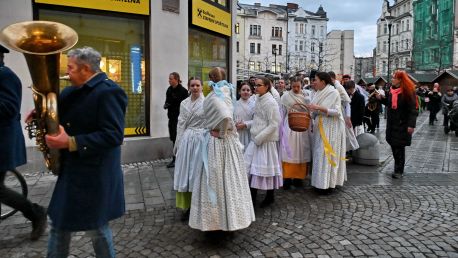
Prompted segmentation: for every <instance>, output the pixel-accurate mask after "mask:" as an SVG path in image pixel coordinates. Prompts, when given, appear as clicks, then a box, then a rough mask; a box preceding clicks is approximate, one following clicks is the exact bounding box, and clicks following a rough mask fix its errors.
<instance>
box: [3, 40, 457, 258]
mask: <svg viewBox="0 0 458 258" xmlns="http://www.w3.org/2000/svg"><path fill="white" fill-rule="evenodd" d="M7 52H8V50H7V49H6V48H3V47H1V46H0V54H1V55H0V117H1V118H2V119H1V122H0V132H1V133H0V143H1V145H2V146H8V148H4V149H2V150H0V154H1V157H2V159H1V162H0V201H1V203H4V204H6V205H8V206H11V207H13V208H15V209H18V210H20V211H21V212H22V213H23V214H24V216H25V217H26V218H28V219H29V220H31V221H32V227H33V230H32V234H31V239H33V240H36V239H38V238H39V237H40V236H41V235H42V234H43V233H44V231H45V229H46V226H47V215H46V214H48V215H49V217H50V219H51V231H50V234H49V240H48V257H66V256H67V255H68V253H69V246H70V241H71V233H72V232H76V231H87V232H88V234H89V235H90V236H91V239H92V243H93V247H94V250H95V253H96V256H97V257H114V256H115V250H114V247H113V240H112V233H111V230H110V227H109V224H108V223H109V221H110V220H113V219H116V218H119V217H121V216H122V215H123V214H124V212H125V201H124V183H123V175H122V170H121V147H120V146H121V144H122V142H123V136H124V135H123V130H124V116H125V112H126V107H127V96H126V94H125V92H124V90H123V89H122V88H121V87H119V86H118V85H117V84H116V83H114V82H113V81H111V80H110V79H108V77H107V75H106V74H105V73H103V72H102V71H101V70H100V68H99V67H100V61H101V55H100V53H99V52H97V51H96V50H94V49H93V48H90V47H84V48H80V49H74V50H71V51H69V52H68V54H67V57H68V65H67V74H68V75H69V79H70V82H71V83H72V86H70V87H67V88H65V89H64V90H63V91H62V93H61V94H60V96H59V118H60V124H61V125H60V127H59V132H58V133H57V134H56V135H46V144H47V146H48V147H49V148H51V149H59V150H60V153H61V164H62V166H61V167H60V169H59V171H58V172H59V173H58V174H59V176H58V179H57V182H56V185H55V188H54V192H53V195H52V198H51V202H50V204H49V207H48V210H47V211H46V209H45V208H44V207H42V206H39V205H38V204H34V203H31V202H30V201H29V200H27V199H26V198H24V197H22V196H20V195H18V194H16V193H14V192H12V191H11V190H9V189H8V188H7V187H6V186H5V185H4V183H3V180H4V177H5V173H6V171H8V170H11V169H14V168H15V167H16V166H19V165H22V164H24V163H25V162H26V158H25V146H24V138H23V136H22V130H21V128H20V123H19V121H20V114H19V110H20V104H21V85H20V81H19V79H18V78H17V76H16V75H15V74H14V73H13V72H12V71H11V70H9V69H8V68H7V67H6V66H4V64H3V54H4V53H7ZM208 79H209V82H208V85H209V86H210V89H211V91H210V93H209V94H208V95H207V96H204V95H203V93H202V89H203V81H202V80H201V78H197V77H191V78H189V80H188V82H187V89H186V88H185V87H183V86H182V85H181V80H180V75H179V74H178V73H176V72H173V73H171V74H170V75H169V84H170V86H169V88H168V89H167V93H166V99H165V103H164V109H167V115H168V118H169V123H168V126H169V134H170V139H171V141H172V142H173V155H174V156H173V160H172V162H171V163H169V164H168V165H167V167H169V168H174V184H173V185H174V190H176V206H177V208H180V209H182V210H183V213H182V220H183V221H188V223H189V226H190V227H192V228H195V229H198V230H201V231H207V232H222V231H236V230H240V229H243V228H247V227H249V226H250V224H251V223H252V222H253V221H255V212H254V210H255V207H257V206H259V207H260V208H265V207H269V206H270V205H272V203H274V202H275V191H277V190H278V189H280V188H283V189H284V190H289V189H291V188H293V187H294V188H300V187H302V185H303V183H304V180H305V179H307V178H308V179H309V180H310V185H311V186H312V187H313V188H314V189H315V190H316V191H317V192H318V193H319V194H329V193H330V192H332V191H333V190H334V189H336V188H337V187H340V186H343V184H344V182H345V181H346V178H347V168H346V161H347V156H348V153H349V152H350V151H352V150H356V149H358V148H359V145H358V141H357V140H356V136H358V135H359V134H361V133H364V132H368V133H374V132H375V130H376V128H378V127H379V124H380V119H379V117H380V114H381V113H382V112H383V113H385V115H386V118H387V127H386V140H387V142H388V144H389V145H390V146H391V149H392V152H393V157H394V160H395V166H394V171H393V173H392V177H393V178H395V179H397V178H401V177H402V176H403V175H404V163H405V148H406V146H410V144H411V139H412V134H413V132H414V130H415V124H416V117H417V114H418V111H421V110H422V109H423V108H425V107H428V109H429V110H430V112H431V115H430V124H431V125H433V124H434V121H435V119H436V114H437V112H439V111H440V108H441V105H442V110H443V114H444V131H445V132H446V133H448V132H449V131H450V130H455V133H457V132H456V127H455V124H454V122H453V121H455V115H456V114H454V113H453V112H452V111H453V110H454V106H458V105H457V103H458V101H457V100H458V96H457V94H456V93H455V92H454V90H453V89H452V88H450V89H447V91H446V92H447V93H446V94H445V95H444V96H441V94H440V88H439V85H435V86H434V87H433V89H432V90H431V91H429V90H428V89H427V88H425V87H420V88H419V89H417V90H415V85H414V83H413V82H412V81H411V80H410V79H409V77H408V75H407V73H406V72H404V71H396V72H395V73H394V75H393V77H392V79H391V86H390V87H387V88H385V89H380V88H379V89H377V88H376V87H375V86H374V85H367V86H364V87H362V86H360V85H357V84H355V82H354V81H352V80H351V77H350V76H348V75H344V76H343V78H342V81H339V80H337V78H336V75H335V73H333V72H329V73H328V72H315V73H313V74H311V76H310V78H303V77H302V76H294V77H292V78H289V81H286V80H279V81H278V84H277V85H274V83H273V81H272V80H271V79H269V78H266V77H253V78H250V79H249V80H248V81H246V82H242V83H241V84H240V86H239V87H236V86H234V85H233V84H231V83H229V82H228V81H227V80H226V72H225V70H224V69H222V68H220V67H215V68H213V69H211V70H210V72H209V74H208ZM309 82H310V83H309ZM238 97H239V98H238ZM237 98H238V100H237ZM423 103H426V105H425V104H423ZM383 107H384V108H383ZM291 114H301V116H300V117H301V119H304V120H303V121H302V120H301V121H300V122H304V121H306V123H305V124H306V125H308V127H307V128H306V130H299V129H297V127H296V126H294V123H297V118H296V120H295V119H293V116H290V115H291ZM33 117H34V112H31V113H30V114H29V115H27V117H26V121H30V120H31V119H33ZM449 123H450V124H449ZM4 157H5V158H4ZM259 191H263V192H265V195H264V196H265V197H264V199H263V200H262V201H261V202H260V204H259V205H258V203H257V197H258V192H259Z"/></svg>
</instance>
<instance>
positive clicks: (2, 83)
mask: <svg viewBox="0 0 458 258" xmlns="http://www.w3.org/2000/svg"><path fill="white" fill-rule="evenodd" d="M5 53H9V50H8V49H6V48H5V47H3V46H2V45H0V202H1V203H2V204H5V205H7V206H10V207H12V208H13V209H16V210H19V211H21V212H22V214H24V217H26V218H27V219H29V220H30V221H32V233H31V234H30V238H31V239H32V240H37V239H38V238H39V237H40V236H41V235H42V234H43V233H44V231H45V230H46V226H47V216H46V210H45V208H43V207H42V206H40V205H38V204H36V203H32V202H30V201H29V200H28V199H27V198H26V197H24V196H22V195H21V194H19V193H17V192H15V191H12V190H10V189H8V188H7V187H6V186H5V182H4V181H5V176H6V171H8V170H12V169H15V168H16V167H18V166H20V165H24V164H25V163H27V157H26V150H25V142H24V135H23V134H22V129H21V114H20V111H21V99H22V85H21V81H20V80H19V78H18V77H17V76H16V74H15V73H14V72H13V71H11V70H10V69H9V68H8V67H6V66H5V65H4V63H3V58H4V54H5Z"/></svg>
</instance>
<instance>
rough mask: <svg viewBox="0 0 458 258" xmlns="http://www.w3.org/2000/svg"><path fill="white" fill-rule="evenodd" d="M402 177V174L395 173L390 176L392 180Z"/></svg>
mask: <svg viewBox="0 0 458 258" xmlns="http://www.w3.org/2000/svg"><path fill="white" fill-rule="evenodd" d="M403 176H404V174H403V173H396V172H394V173H393V174H391V177H392V178H394V179H400V178H402V177H403Z"/></svg>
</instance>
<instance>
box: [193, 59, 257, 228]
mask: <svg viewBox="0 0 458 258" xmlns="http://www.w3.org/2000/svg"><path fill="white" fill-rule="evenodd" d="M209 77H210V80H211V81H210V82H209V85H210V86H211V92H210V93H209V94H208V95H207V97H206V98H205V101H204V103H203V109H204V115H205V129H206V130H207V132H206V133H205V135H204V150H203V152H202V155H203V161H204V169H203V170H202V171H201V173H198V174H196V176H195V179H194V187H193V192H192V201H191V214H190V217H189V226H190V227H192V228H195V229H199V230H202V231H219V230H223V231H234V230H239V229H243V228H246V227H248V226H249V225H250V224H251V223H252V222H253V221H254V220H255V215H254V209H253V204H252V202H251V196H250V188H249V185H248V178H247V172H246V168H245V164H244V162H243V161H244V160H243V152H242V147H241V144H240V141H239V139H238V135H237V133H236V129H235V124H234V122H233V120H232V117H233V111H234V104H233V102H234V101H235V88H234V87H233V86H232V85H231V84H229V83H228V82H227V81H226V80H225V79H226V73H225V71H224V69H222V68H220V67H216V68H213V69H212V70H210V73H209Z"/></svg>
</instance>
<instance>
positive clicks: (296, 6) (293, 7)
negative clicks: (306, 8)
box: [286, 3, 299, 10]
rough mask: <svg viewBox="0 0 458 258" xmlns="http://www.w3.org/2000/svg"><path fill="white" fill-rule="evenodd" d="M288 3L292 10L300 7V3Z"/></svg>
mask: <svg viewBox="0 0 458 258" xmlns="http://www.w3.org/2000/svg"><path fill="white" fill-rule="evenodd" d="M286 5H287V6H288V9H290V10H297V9H299V5H298V4H296V3H287V4H286Z"/></svg>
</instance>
